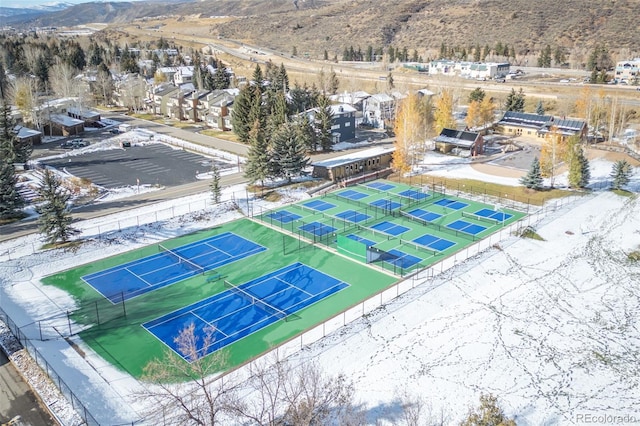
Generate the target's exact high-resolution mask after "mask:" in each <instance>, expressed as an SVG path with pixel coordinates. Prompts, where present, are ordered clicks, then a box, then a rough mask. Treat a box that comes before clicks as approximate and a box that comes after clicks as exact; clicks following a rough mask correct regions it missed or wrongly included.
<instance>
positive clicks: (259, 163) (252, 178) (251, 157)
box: [244, 121, 271, 186]
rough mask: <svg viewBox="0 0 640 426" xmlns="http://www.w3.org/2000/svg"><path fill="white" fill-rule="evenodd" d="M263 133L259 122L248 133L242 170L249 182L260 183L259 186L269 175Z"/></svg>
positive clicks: (267, 153) (266, 144)
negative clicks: (245, 158) (247, 149)
mask: <svg viewBox="0 0 640 426" xmlns="http://www.w3.org/2000/svg"><path fill="white" fill-rule="evenodd" d="M263 133H264V132H263V131H262V130H261V129H260V122H259V121H256V122H255V123H254V124H253V128H252V129H251V131H250V132H249V142H250V147H249V152H248V155H247V164H246V165H245V169H244V176H245V177H246V178H247V179H249V182H251V183H256V182H260V186H264V181H265V179H267V178H269V177H270V173H271V164H270V152H269V142H268V141H267V140H266V138H265V137H264V134H263Z"/></svg>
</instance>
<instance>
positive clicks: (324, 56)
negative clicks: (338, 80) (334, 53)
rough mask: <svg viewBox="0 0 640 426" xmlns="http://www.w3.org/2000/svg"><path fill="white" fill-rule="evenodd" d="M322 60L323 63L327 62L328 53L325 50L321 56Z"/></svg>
mask: <svg viewBox="0 0 640 426" xmlns="http://www.w3.org/2000/svg"><path fill="white" fill-rule="evenodd" d="M322 59H324V60H325V61H328V60H329V52H327V51H326V49H325V51H324V54H323V55H322Z"/></svg>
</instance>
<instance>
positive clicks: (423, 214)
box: [407, 209, 442, 222]
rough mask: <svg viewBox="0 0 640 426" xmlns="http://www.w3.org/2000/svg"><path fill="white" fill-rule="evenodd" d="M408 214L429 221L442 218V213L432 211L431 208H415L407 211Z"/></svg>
mask: <svg viewBox="0 0 640 426" xmlns="http://www.w3.org/2000/svg"><path fill="white" fill-rule="evenodd" d="M407 214H408V215H411V216H413V217H417V218H418V219H421V220H424V221H427V222H433V221H434V220H436V219H440V218H441V217H442V215H441V214H438V213H434V212H430V211H429V210H424V209H414V210H411V211H409V212H407Z"/></svg>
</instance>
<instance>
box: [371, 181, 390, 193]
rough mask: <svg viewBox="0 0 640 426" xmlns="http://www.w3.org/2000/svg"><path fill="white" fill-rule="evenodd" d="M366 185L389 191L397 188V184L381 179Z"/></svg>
mask: <svg viewBox="0 0 640 426" xmlns="http://www.w3.org/2000/svg"><path fill="white" fill-rule="evenodd" d="M365 186H368V187H369V188H373V189H377V190H378V191H389V190H391V189H393V188H395V185H392V184H390V183H387V182H380V181H376V182H370V183H367V184H365Z"/></svg>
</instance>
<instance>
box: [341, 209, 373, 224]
mask: <svg viewBox="0 0 640 426" xmlns="http://www.w3.org/2000/svg"><path fill="white" fill-rule="evenodd" d="M336 217H339V218H340V219H344V220H348V221H349V222H355V223H358V222H362V221H364V220H367V219H369V218H370V217H371V216H369V215H368V214H364V213H358V212H357V211H355V210H345V211H343V212H340V213H338V214H336Z"/></svg>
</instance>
